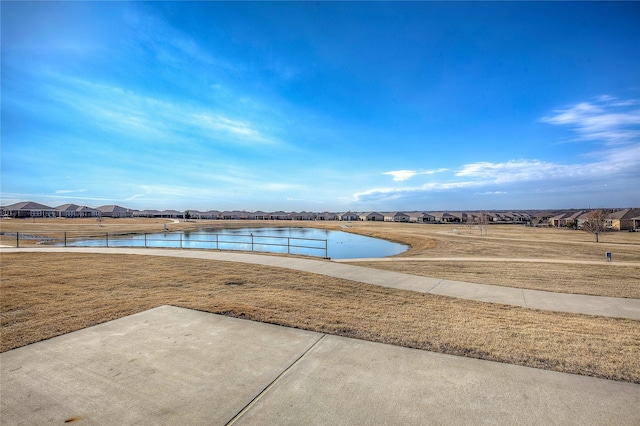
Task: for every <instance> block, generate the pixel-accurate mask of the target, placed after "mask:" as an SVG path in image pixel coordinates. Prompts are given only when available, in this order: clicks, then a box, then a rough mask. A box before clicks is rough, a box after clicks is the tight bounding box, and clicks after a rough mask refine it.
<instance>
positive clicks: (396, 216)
mask: <svg viewBox="0 0 640 426" xmlns="http://www.w3.org/2000/svg"><path fill="white" fill-rule="evenodd" d="M409 219H410V217H409V215H408V214H406V213H402V212H388V213H385V214H384V220H385V222H409Z"/></svg>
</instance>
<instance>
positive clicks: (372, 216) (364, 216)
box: [358, 212, 384, 222]
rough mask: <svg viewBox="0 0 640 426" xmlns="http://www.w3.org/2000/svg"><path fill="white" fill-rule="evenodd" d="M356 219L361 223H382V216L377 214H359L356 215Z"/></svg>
mask: <svg viewBox="0 0 640 426" xmlns="http://www.w3.org/2000/svg"><path fill="white" fill-rule="evenodd" d="M358 219H360V220H362V221H378V222H382V221H384V216H383V215H381V214H380V213H378V212H368V213H360V214H359V215H358Z"/></svg>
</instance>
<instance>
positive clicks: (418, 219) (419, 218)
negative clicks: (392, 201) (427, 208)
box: [408, 212, 436, 223]
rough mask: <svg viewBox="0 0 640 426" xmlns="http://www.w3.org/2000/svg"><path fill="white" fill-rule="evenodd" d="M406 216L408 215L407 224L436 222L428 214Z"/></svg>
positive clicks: (413, 213)
mask: <svg viewBox="0 0 640 426" xmlns="http://www.w3.org/2000/svg"><path fill="white" fill-rule="evenodd" d="M408 215H409V222H415V223H434V222H435V221H436V218H435V217H433V216H432V215H430V214H428V213H422V212H411V213H408Z"/></svg>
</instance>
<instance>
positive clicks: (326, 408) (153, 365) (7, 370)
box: [0, 306, 640, 425]
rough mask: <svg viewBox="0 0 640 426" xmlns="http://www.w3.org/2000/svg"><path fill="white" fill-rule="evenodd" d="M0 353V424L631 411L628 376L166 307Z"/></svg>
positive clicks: (511, 417) (634, 410)
mask: <svg viewBox="0 0 640 426" xmlns="http://www.w3.org/2000/svg"><path fill="white" fill-rule="evenodd" d="M0 360H1V363H0V364H1V385H2V398H1V402H0V404H1V405H0V414H1V417H0V421H1V423H2V424H3V425H5V424H6V425H22V424H24V425H32V424H62V423H64V422H69V423H71V422H77V423H78V424H94V425H130V424H143V425H173V424H189V425H197V424H207V425H209V424H211V425H225V424H238V425H240V424H247V425H267V424H269V425H271V424H278V425H283V424H289V425H302V424H305V425H306V424H317V425H324V424H349V425H352V424H353V425H355V424H362V425H365V424H366V425H389V424H409V425H411V424H413V425H418V424H443V425H464V424H505V425H506V424H509V425H511V424H557V425H584V424H592V425H595V424H602V425H605V424H607V425H609V424H616V425H637V424H640V410H639V409H638V407H639V406H640V385H635V384H631V383H623V382H615V381H609V380H604V379H596V378H590V377H584V376H576V375H571V374H564V373H556V372H551V371H544V370H537V369H532V368H527V367H519V366H513V365H507V364H500V363H495V362H489V361H481V360H476V359H469V358H461V357H455V356H450V355H442V354H437V353H431V352H427V351H421V350H415V349H406V348H400V347H396V346H390V345H384V344H379V343H371V342H366V341H360V340H354V339H348V338H343V337H337V336H329V335H323V334H319V333H314V332H309V331H304V330H298V329H292V328H286V327H280V326H275V325H270V324H263V323H257V322H251V321H245V320H240V319H234V318H229V317H224V316H219V315H214V314H209V313H204V312H198V311H193V310H188V309H183V308H176V307H171V306H161V307H158V308H155V309H152V310H149V311H146V312H142V313H139V314H136V315H132V316H129V317H126V318H121V319H118V320H115V321H111V322H108V323H104V324H100V325H97V326H94V327H91V328H87V329H84V330H80V331H77V332H73V333H69V334H67V335H64V336H60V337H56V338H53V339H50V340H47V341H43V342H39V343H35V344H32V345H29V346H25V347H22V348H18V349H14V350H11V351H8V352H5V353H3V354H1V355H0Z"/></svg>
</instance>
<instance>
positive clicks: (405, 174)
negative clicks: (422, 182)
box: [382, 168, 447, 182]
mask: <svg viewBox="0 0 640 426" xmlns="http://www.w3.org/2000/svg"><path fill="white" fill-rule="evenodd" d="M446 171H447V169H444V168H440V169H435V170H422V171H415V170H395V171H391V172H384V173H382V174H383V175H390V176H393V180H394V181H396V182H402V181H404V180H408V179H411V178H412V177H414V176H417V175H432V174H435V173H442V172H446Z"/></svg>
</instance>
